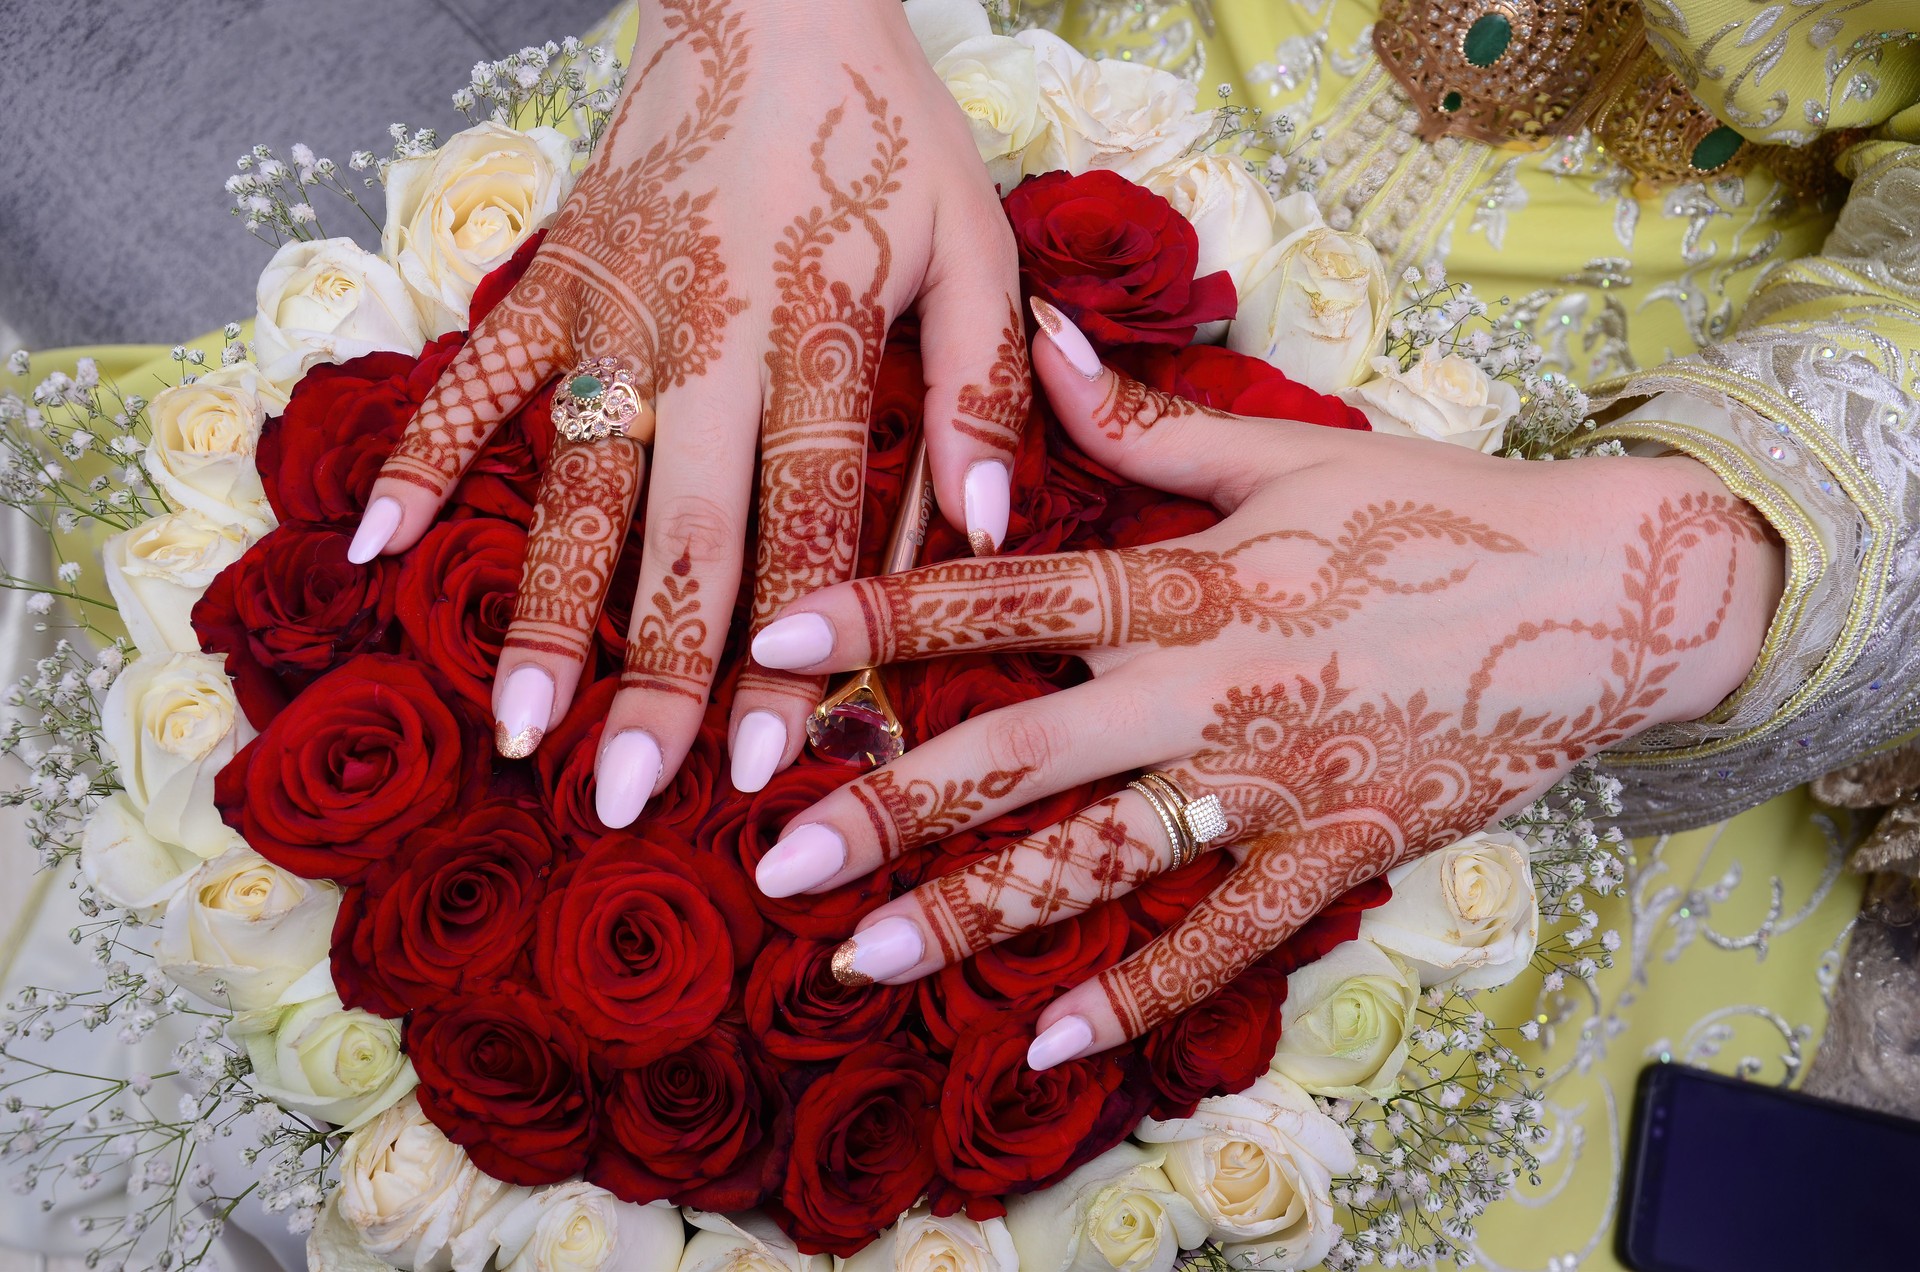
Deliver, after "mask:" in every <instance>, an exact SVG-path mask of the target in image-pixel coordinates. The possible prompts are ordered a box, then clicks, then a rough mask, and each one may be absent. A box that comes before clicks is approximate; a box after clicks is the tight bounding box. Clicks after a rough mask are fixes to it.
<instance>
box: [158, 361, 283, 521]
mask: <svg viewBox="0 0 1920 1272" xmlns="http://www.w3.org/2000/svg"><path fill="white" fill-rule="evenodd" d="M286 404H287V399H286V395H285V394H283V393H280V392H279V391H278V390H276V389H275V388H274V386H273V385H272V384H270V383H268V382H267V380H266V379H265V377H264V376H262V374H261V372H260V369H259V368H258V367H256V366H254V365H253V364H252V363H251V362H236V363H234V364H233V365H232V366H230V367H222V368H220V369H219V370H218V371H209V372H208V373H207V374H205V375H203V376H201V377H200V378H199V379H197V380H195V381H194V382H193V383H191V384H176V385H173V386H172V387H170V388H165V389H162V390H160V392H158V393H156V394H154V396H153V402H152V404H151V405H150V406H148V408H147V419H148V420H149V421H150V423H151V424H152V428H153V436H152V438H151V440H149V441H148V443H147V449H146V452H145V454H144V455H143V456H142V461H143V463H144V464H145V465H146V469H147V475H148V476H149V477H151V478H153V484H154V485H156V486H158V487H160V490H161V493H163V494H164V495H166V497H167V499H168V500H169V501H170V502H171V503H173V504H174V506H175V507H179V508H187V509H191V510H192V511H194V512H197V513H199V514H201V515H202V516H204V517H206V518H208V519H209V520H211V521H214V522H217V523H218V524H220V525H223V526H232V527H234V528H235V529H237V530H240V531H242V532H244V533H246V534H249V535H262V534H265V533H266V532H267V531H268V530H270V529H272V528H273V524H274V516H273V509H272V508H270V507H268V506H267V491H266V487H264V486H262V485H261V484H260V471H259V469H258V468H257V467H255V464H254V458H253V452H254V448H255V447H256V446H258V445H259V442H260V426H261V425H262V424H263V423H265V422H266V418H267V416H269V415H271V414H273V413H274V412H276V411H278V410H280V409H281V408H282V407H284V406H285V405H286Z"/></svg>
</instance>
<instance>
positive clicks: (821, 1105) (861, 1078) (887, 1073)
mask: <svg viewBox="0 0 1920 1272" xmlns="http://www.w3.org/2000/svg"><path fill="white" fill-rule="evenodd" d="M944 1076H945V1074H944V1073H943V1071H942V1069H941V1067H940V1062H939V1061H937V1060H934V1059H932V1058H931V1057H929V1056H926V1055H923V1054H922V1053H920V1052H918V1051H915V1050H913V1049H912V1048H910V1047H904V1046H900V1045H898V1044H895V1043H891V1042H870V1043H868V1044H867V1045H866V1046H864V1047H862V1048H860V1049H859V1050H858V1051H855V1052H853V1053H851V1054H850V1055H848V1056H847V1057H846V1058H845V1059H844V1060H842V1061H841V1062H840V1063H839V1065H838V1066H836V1067H835V1068H834V1070H833V1072H832V1073H829V1074H827V1075H826V1076H825V1077H823V1078H821V1079H820V1080H818V1081H817V1082H815V1083H814V1084H813V1085H812V1086H810V1087H808V1088H807V1093H806V1094H805V1095H803V1096H802V1097H800V1103H799V1106H798V1107H797V1108H796V1109H795V1110H794V1117H793V1155H792V1157H791V1158H790V1159H789V1160H788V1163H787V1179H786V1184H785V1186H784V1187H782V1188H781V1190H780V1208H781V1209H782V1210H783V1211H784V1212H785V1216H784V1217H785V1219H786V1222H785V1223H784V1224H782V1227H784V1228H785V1229H786V1230H787V1232H788V1234H789V1235H790V1236H792V1237H793V1239H794V1241H795V1242H796V1243H797V1244H798V1245H799V1247H800V1249H801V1250H802V1251H803V1252H804V1253H807V1254H821V1253H829V1254H837V1255H840V1256H842V1257H846V1256H849V1255H852V1254H854V1253H856V1252H858V1251H859V1250H860V1249H861V1247H863V1246H865V1245H866V1244H867V1243H868V1242H870V1241H872V1240H873V1238H874V1237H875V1236H876V1235H877V1234H878V1233H879V1232H880V1230H881V1229H882V1228H885V1227H886V1226H887V1225H888V1224H890V1223H892V1222H893V1221H894V1220H895V1219H898V1218H899V1217H900V1214H901V1212H902V1211H904V1210H906V1209H907V1208H908V1207H910V1206H912V1205H913V1203H914V1202H916V1201H918V1200H919V1199H920V1195H921V1194H922V1193H923V1192H925V1191H926V1187H927V1184H928V1183H929V1182H930V1181H931V1180H932V1179H933V1145H932V1136H931V1135H930V1134H929V1132H931V1131H932V1129H933V1123H934V1117H935V1113H936V1110H937V1108H938V1105H939V1102H940V1083H941V1079H942V1078H943V1077H944Z"/></svg>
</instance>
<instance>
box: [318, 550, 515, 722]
mask: <svg viewBox="0 0 1920 1272" xmlns="http://www.w3.org/2000/svg"><path fill="white" fill-rule="evenodd" d="M526 551H527V534H526V531H525V530H523V529H521V528H520V527H519V526H517V525H515V524H513V523H512V522H511V521H501V520H499V519H498V518H495V517H468V518H466V519H464V520H461V521H443V522H441V523H440V524H438V525H436V526H434V527H433V528H432V529H430V530H428V531H427V533H426V536H425V537H424V538H422V539H421V540H420V542H419V543H418V544H416V545H414V547H413V548H412V549H411V550H410V551H409V552H408V553H407V554H406V556H405V558H403V559H402V561H401V564H400V577H399V583H398V585H397V587H396V589H395V599H394V612H395V614H396V615H397V616H398V618H399V619H400V626H401V628H402V629H403V630H404V631H405V632H406V635H407V645H408V652H409V653H411V654H413V656H414V657H416V658H418V659H420V661H422V662H424V663H429V664H431V665H432V666H433V667H435V668H437V669H438V670H439V671H440V672H441V674H443V675H444V676H446V678H447V679H448V680H450V681H451V682H453V687H454V688H455V689H456V690H457V691H459V693H460V694H462V695H463V696H464V697H465V698H466V699H467V700H468V701H469V702H473V703H475V704H477V705H479V706H480V707H482V708H487V709H491V707H492V703H493V669H494V666H495V664H497V663H498V662H499V661H500V645H501V642H502V641H504V640H505V639H506V636H507V627H508V625H509V624H511V623H512V622H513V602H514V597H515V595H516V594H517V593H518V592H519V590H520V565H521V561H522V558H524V557H525V556H526ZM376 559H378V560H385V559H386V558H384V557H383V558H376ZM352 568H354V569H359V570H362V571H363V572H364V567H360V566H355V567H352Z"/></svg>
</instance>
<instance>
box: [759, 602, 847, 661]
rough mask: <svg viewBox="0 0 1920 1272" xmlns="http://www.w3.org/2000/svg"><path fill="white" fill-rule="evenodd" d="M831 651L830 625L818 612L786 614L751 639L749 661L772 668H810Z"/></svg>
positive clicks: (831, 634) (831, 629) (831, 631)
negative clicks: (751, 645)
mask: <svg viewBox="0 0 1920 1272" xmlns="http://www.w3.org/2000/svg"><path fill="white" fill-rule="evenodd" d="M832 652H833V624H831V623H829V622H827V620H826V619H824V618H822V617H820V616H819V615H818V614H789V615H788V616H787V617H785V618H782V619H776V620H775V621H774V622H771V623H768V624H767V625H766V627H764V628H763V629H761V632H760V634H759V635H758V636H755V637H754V638H753V660H754V661H755V662H757V663H759V664H760V665H761V666H762V667H772V668H773V669H774V670H775V671H797V670H799V669H800V668H802V667H811V666H813V665H814V664H815V663H817V662H819V661H820V660H821V659H823V658H825V657H826V656H827V655H828V654H830V653H832Z"/></svg>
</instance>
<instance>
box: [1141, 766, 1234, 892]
mask: <svg viewBox="0 0 1920 1272" xmlns="http://www.w3.org/2000/svg"><path fill="white" fill-rule="evenodd" d="M1127 786H1128V787H1129V788H1130V789H1132V790H1134V791H1137V792H1138V793H1139V795H1140V797H1141V798H1142V799H1144V800H1146V801H1147V804H1148V806H1149V807H1151V808H1152V809H1153V811H1154V815H1155V816H1157V817H1158V818H1159V819H1160V824H1161V826H1162V827H1163V828H1165V830H1166V832H1167V839H1168V840H1169V841H1170V842H1171V844H1172V846H1173V867H1172V868H1173V869H1175V870H1178V869H1179V868H1180V867H1182V866H1184V865H1186V864H1187V863H1188V862H1190V861H1193V860H1194V859H1195V858H1197V857H1198V856H1199V855H1200V850H1201V849H1202V848H1205V847H1206V846H1207V845H1208V844H1211V843H1213V842H1214V841H1215V840H1217V839H1219V838H1221V837H1222V836H1223V835H1225V834H1226V833H1227V813H1226V810H1225V809H1224V808H1222V807H1221V805H1220V797H1219V796H1218V795H1203V796H1201V797H1200V798H1199V799H1188V798H1187V795H1186V793H1185V792H1184V791H1182V790H1181V789H1180V788H1179V787H1178V786H1176V785H1175V784H1174V781H1173V779H1172V778H1170V777H1168V776H1167V775H1166V774H1165V773H1162V772H1160V771H1159V770H1158V769H1148V770H1146V771H1145V772H1143V773H1142V774H1140V776H1139V777H1136V778H1134V779H1133V780H1132V781H1131V782H1128V783H1127Z"/></svg>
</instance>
